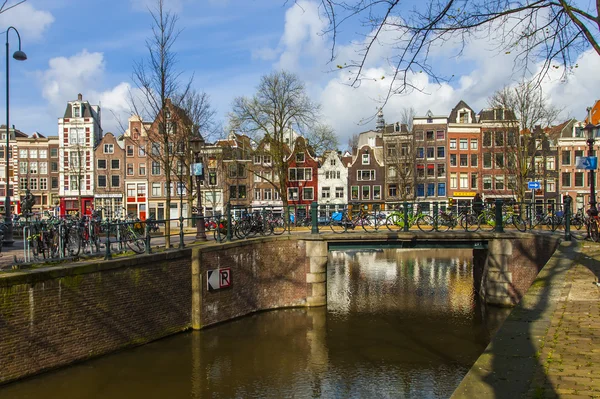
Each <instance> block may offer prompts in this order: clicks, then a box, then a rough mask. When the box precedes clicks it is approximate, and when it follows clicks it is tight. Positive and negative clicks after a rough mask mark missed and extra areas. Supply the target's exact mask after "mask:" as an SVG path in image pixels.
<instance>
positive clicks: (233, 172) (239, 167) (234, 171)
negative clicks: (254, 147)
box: [227, 163, 246, 179]
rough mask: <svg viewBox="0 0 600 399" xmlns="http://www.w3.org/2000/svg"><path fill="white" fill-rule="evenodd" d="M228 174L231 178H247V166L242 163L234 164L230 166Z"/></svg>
mask: <svg viewBox="0 0 600 399" xmlns="http://www.w3.org/2000/svg"><path fill="white" fill-rule="evenodd" d="M227 173H228V175H229V177H230V178H235V179H237V178H245V177H246V166H245V165H244V164H241V163H233V164H230V165H229V168H228V169H227Z"/></svg>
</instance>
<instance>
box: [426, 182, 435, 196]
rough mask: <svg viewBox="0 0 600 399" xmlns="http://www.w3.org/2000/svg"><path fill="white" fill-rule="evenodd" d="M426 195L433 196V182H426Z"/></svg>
mask: <svg viewBox="0 0 600 399" xmlns="http://www.w3.org/2000/svg"><path fill="white" fill-rule="evenodd" d="M427 196H428V197H433V196H435V183H427Z"/></svg>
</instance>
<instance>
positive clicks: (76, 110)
mask: <svg viewBox="0 0 600 399" xmlns="http://www.w3.org/2000/svg"><path fill="white" fill-rule="evenodd" d="M73 118H81V108H79V105H74V106H73Z"/></svg>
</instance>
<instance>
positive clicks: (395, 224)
mask: <svg viewBox="0 0 600 399" xmlns="http://www.w3.org/2000/svg"><path fill="white" fill-rule="evenodd" d="M423 215H424V213H423V211H422V209H421V205H419V204H417V206H416V209H415V211H414V212H410V213H408V220H407V221H408V228H409V229H410V228H411V227H412V226H414V225H415V223H417V219H419V217H421V216H423ZM385 225H386V227H387V228H388V230H390V231H398V230H404V211H403V210H399V211H394V212H392V213H390V214H389V215H388V217H387V218H386V219H385Z"/></svg>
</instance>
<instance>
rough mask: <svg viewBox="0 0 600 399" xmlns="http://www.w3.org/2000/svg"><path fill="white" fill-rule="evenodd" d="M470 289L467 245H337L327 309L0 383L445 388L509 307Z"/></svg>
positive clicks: (74, 387) (313, 394)
mask: <svg viewBox="0 0 600 399" xmlns="http://www.w3.org/2000/svg"><path fill="white" fill-rule="evenodd" d="M473 292H474V291H473V278H472V254H471V252H470V251H448V250H447V249H445V250H443V251H435V250H427V251H406V250H391V249H390V250H383V251H368V252H335V253H332V254H331V259H330V266H329V269H328V301H329V304H328V307H327V309H326V308H317V309H288V310H281V311H272V312H264V313H259V314H255V315H253V316H249V317H245V318H241V319H239V320H236V321H233V322H230V323H225V324H222V325H219V326H216V327H214V328H210V329H207V330H204V331H200V332H193V333H187V334H180V335H177V336H174V337H171V338H168V339H164V340H161V341H158V342H155V343H153V344H150V345H146V346H144V347H140V348H135V349H132V350H128V351H124V352H121V353H117V354H114V355H110V356H106V357H103V358H100V359H97V360H94V361H90V362H86V363H83V364H80V365H76V366H73V367H69V368H67V369H63V370H59V371H56V372H52V373H48V374H45V375H42V376H39V377H36V378H31V379H28V380H25V381H22V382H19V383H15V384H12V385H9V386H6V387H3V388H0V397H2V398H4V397H7V398H15V399H18V398H40V397H43V398H49V399H51V398H61V399H65V398H189V397H192V398H292V397H293V398H372V397H377V398H386V397H390V398H401V397H406V398H444V397H449V396H450V394H451V393H452V392H453V390H454V388H455V387H456V386H457V385H458V383H459V382H460V380H461V379H462V377H463V376H464V374H465V373H466V371H467V370H468V368H470V366H471V365H472V363H473V362H474V361H475V359H476V358H477V357H478V356H479V354H480V353H481V352H482V351H483V349H484V347H485V346H486V344H487V342H488V340H489V336H490V334H491V333H492V332H493V331H494V330H495V329H496V328H497V324H498V322H499V320H503V317H504V315H503V314H501V315H500V316H498V315H496V314H493V317H490V313H489V311H486V310H485V309H484V308H482V307H481V306H480V305H479V304H478V302H477V300H476V297H475V295H474V293H473ZM490 320H492V321H491V322H490Z"/></svg>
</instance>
